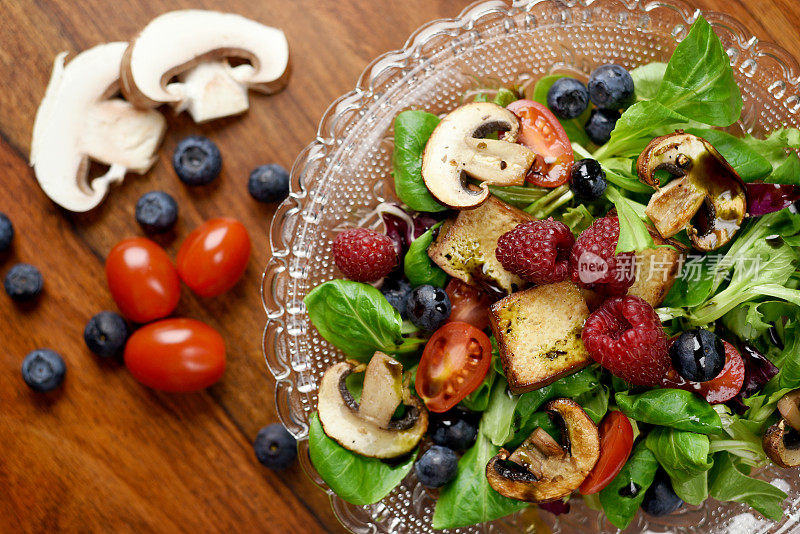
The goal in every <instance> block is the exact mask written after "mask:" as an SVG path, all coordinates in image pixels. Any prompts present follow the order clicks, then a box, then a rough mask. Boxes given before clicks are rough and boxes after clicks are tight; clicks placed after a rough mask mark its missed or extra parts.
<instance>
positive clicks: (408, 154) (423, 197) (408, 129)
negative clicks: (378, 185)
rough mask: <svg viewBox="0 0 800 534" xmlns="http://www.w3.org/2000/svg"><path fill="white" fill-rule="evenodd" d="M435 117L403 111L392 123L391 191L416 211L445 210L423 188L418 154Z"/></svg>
mask: <svg viewBox="0 0 800 534" xmlns="http://www.w3.org/2000/svg"><path fill="white" fill-rule="evenodd" d="M438 124H439V117H437V116H436V115H433V114H431V113H427V112H425V111H419V110H411V111H404V112H402V113H400V114H399V115H397V117H396V118H395V120H394V154H393V156H392V162H393V164H394V191H395V193H397V196H398V197H399V198H400V200H402V201H403V202H404V203H405V204H406V205H407V206H408V207H409V208H411V209H412V210H416V211H445V210H447V208H446V207H445V206H443V205H441V204H439V203H438V202H437V201H436V199H434V198H433V196H432V195H431V194H430V192H429V191H428V188H427V187H425V182H424V180H423V179H422V153H423V152H424V151H425V145H426V144H427V142H428V139H429V138H430V136H431V134H432V133H433V130H434V129H435V128H436V125H438Z"/></svg>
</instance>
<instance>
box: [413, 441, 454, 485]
mask: <svg viewBox="0 0 800 534" xmlns="http://www.w3.org/2000/svg"><path fill="white" fill-rule="evenodd" d="M414 471H416V473H417V478H418V479H419V481H420V482H422V485H423V486H427V487H429V488H441V487H442V486H444V485H445V484H447V483H448V482H450V481H451V480H453V478H454V477H455V476H456V471H458V456H456V453H455V452H453V450H452V449H448V448H447V447H442V446H440V445H434V446H433V447H431V448H430V449H428V450H427V451H425V454H423V455H422V456H420V457H419V459H418V460H417V462H416V463H415V464H414Z"/></svg>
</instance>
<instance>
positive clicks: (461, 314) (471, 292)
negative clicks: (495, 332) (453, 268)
mask: <svg viewBox="0 0 800 534" xmlns="http://www.w3.org/2000/svg"><path fill="white" fill-rule="evenodd" d="M444 290H445V292H446V293H447V296H448V297H449V298H450V304H452V306H453V309H452V311H451V312H450V317H449V318H448V320H447V322H449V323H452V322H463V323H469V324H471V325H472V326H474V327H475V328H477V329H478V330H486V329H487V328H489V306H491V305H492V299H491V297H489V295H487V294H486V293H484V292H483V291H481V290H480V289H478V288H476V287H473V286H471V285H469V284H467V283H464V282H462V281H461V280H459V279H458V278H453V279H451V280H450V282H448V283H447V287H446V288H444Z"/></svg>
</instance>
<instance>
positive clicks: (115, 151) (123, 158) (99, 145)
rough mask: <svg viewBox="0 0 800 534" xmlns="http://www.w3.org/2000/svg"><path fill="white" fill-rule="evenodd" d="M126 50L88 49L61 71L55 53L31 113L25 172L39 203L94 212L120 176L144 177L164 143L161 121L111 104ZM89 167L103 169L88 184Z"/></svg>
mask: <svg viewBox="0 0 800 534" xmlns="http://www.w3.org/2000/svg"><path fill="white" fill-rule="evenodd" d="M127 46H128V43H123V42H117V43H107V44H103V45H99V46H95V47H94V48H91V49H89V50H86V51H85V52H82V53H80V54H78V55H77V56H75V57H74V58H73V59H72V60H71V61H70V62H69V63H68V64H66V66H65V65H64V59H65V57H66V55H67V54H66V53H62V54H59V55H58V56H57V57H56V59H55V64H54V66H53V74H52V76H51V77H50V83H49V84H48V86H47V91H46V92H45V95H44V98H43V99H42V102H41V104H40V105H39V110H38V111H37V113H36V120H35V122H34V125H33V139H32V141H31V157H30V162H31V165H32V166H33V169H34V173H35V174H36V179H37V181H38V182H39V185H40V186H41V187H42V189H43V190H44V192H45V193H46V194H47V196H48V197H50V198H51V199H52V200H53V201H54V202H55V203H56V204H58V205H60V206H62V207H64V208H66V209H68V210H70V211H75V212H84V211H89V210H90V209H92V208H94V207H96V206H97V205H98V204H100V203H101V202H102V201H103V199H104V198H105V196H106V194H107V193H108V189H109V187H110V185H111V184H114V183H120V182H122V180H123V178H124V176H125V173H126V172H128V171H132V172H136V173H139V174H144V173H145V172H147V170H148V169H149V168H150V167H151V166H152V165H153V163H154V162H155V152H156V150H157V149H158V147H159V145H160V144H161V140H162V139H163V137H164V132H165V130H166V121H165V120H164V117H163V116H162V115H161V114H160V113H158V112H157V111H155V110H140V109H136V108H134V107H133V106H132V105H131V104H130V103H128V102H126V101H124V100H122V99H120V98H112V97H113V95H114V94H115V93H117V92H118V90H119V67H120V64H121V62H122V56H123V54H124V53H125V49H126V48H127ZM90 160H93V161H96V162H99V163H102V164H105V165H109V166H110V169H109V170H108V172H107V173H106V174H104V175H103V176H100V177H95V178H90V177H89V176H88V174H89V161H90Z"/></svg>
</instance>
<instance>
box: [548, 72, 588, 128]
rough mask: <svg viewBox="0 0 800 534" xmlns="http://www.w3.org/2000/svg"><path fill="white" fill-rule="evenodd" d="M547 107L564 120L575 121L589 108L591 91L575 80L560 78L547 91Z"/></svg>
mask: <svg viewBox="0 0 800 534" xmlns="http://www.w3.org/2000/svg"><path fill="white" fill-rule="evenodd" d="M547 106H548V107H549V108H550V110H551V111H552V112H553V113H555V114H556V116H558V117H560V118H562V119H574V118H575V117H578V116H579V115H580V114H581V113H583V112H584V111H586V108H587V107H588V106H589V91H588V90H587V89H586V86H585V85H583V84H582V83H581V82H579V81H578V80H576V79H575V78H560V79H558V80H556V82H555V83H554V84H553V85H552V86H551V87H550V90H549V91H547Z"/></svg>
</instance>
